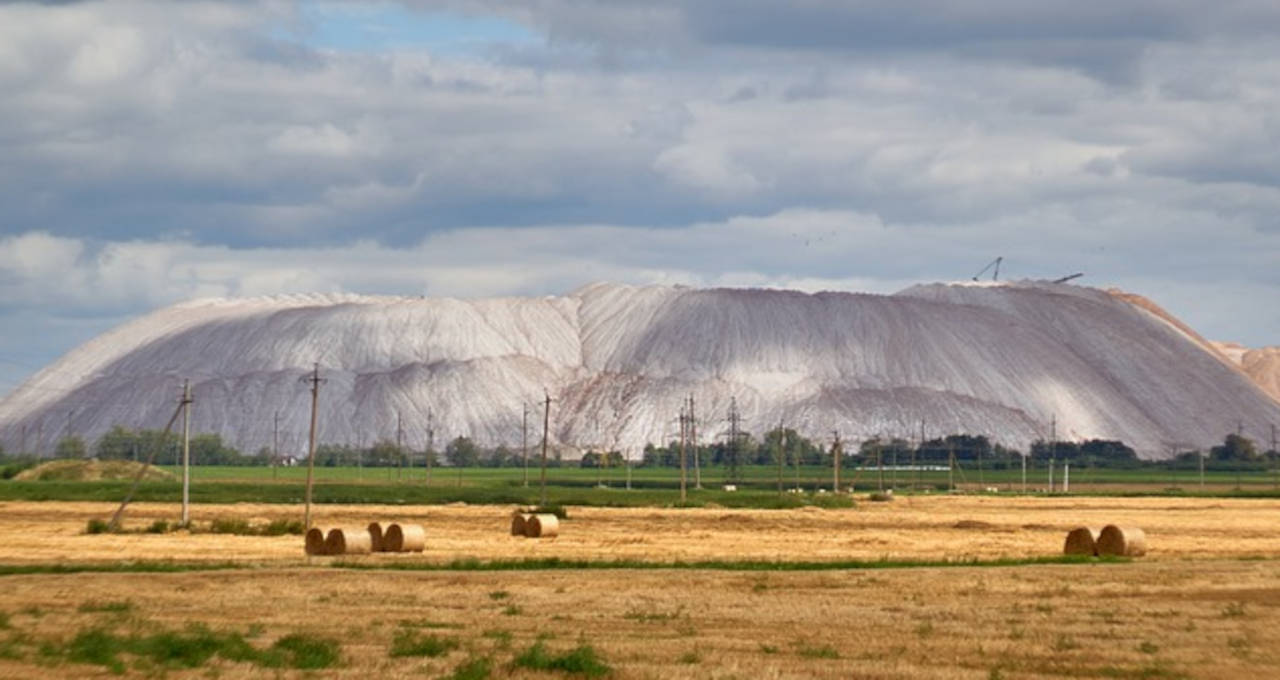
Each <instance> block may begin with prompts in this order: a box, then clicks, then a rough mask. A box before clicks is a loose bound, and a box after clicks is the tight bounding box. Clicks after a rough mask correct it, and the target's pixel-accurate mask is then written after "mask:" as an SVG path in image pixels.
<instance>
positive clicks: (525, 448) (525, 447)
mask: <svg viewBox="0 0 1280 680" xmlns="http://www.w3.org/2000/svg"><path fill="white" fill-rule="evenodd" d="M520 407H521V408H522V409H523V410H524V415H523V416H522V417H521V419H520V450H521V451H522V452H524V488H526V489H527V488H529V404H528V403H524V404H521V405H520Z"/></svg>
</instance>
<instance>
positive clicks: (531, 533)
mask: <svg viewBox="0 0 1280 680" xmlns="http://www.w3.org/2000/svg"><path fill="white" fill-rule="evenodd" d="M559 533H560V520H558V519H556V516H555V515H534V516H532V517H530V518H529V521H527V522H525V524H524V535H525V536H528V537H529V538H555V537H556V535H557V534H559Z"/></svg>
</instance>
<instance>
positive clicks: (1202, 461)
mask: <svg viewBox="0 0 1280 680" xmlns="http://www.w3.org/2000/svg"><path fill="white" fill-rule="evenodd" d="M1196 453H1197V454H1199V455H1198V456H1197V458H1199V459H1200V490H1201V491H1204V451H1196Z"/></svg>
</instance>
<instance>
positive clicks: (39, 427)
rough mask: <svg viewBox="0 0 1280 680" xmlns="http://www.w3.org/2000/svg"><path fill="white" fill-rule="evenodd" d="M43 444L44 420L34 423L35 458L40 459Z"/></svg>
mask: <svg viewBox="0 0 1280 680" xmlns="http://www.w3.org/2000/svg"><path fill="white" fill-rule="evenodd" d="M43 444H44V418H43V417H42V418H40V420H37V421H36V458H39V457H40V453H41V448H42V446H43Z"/></svg>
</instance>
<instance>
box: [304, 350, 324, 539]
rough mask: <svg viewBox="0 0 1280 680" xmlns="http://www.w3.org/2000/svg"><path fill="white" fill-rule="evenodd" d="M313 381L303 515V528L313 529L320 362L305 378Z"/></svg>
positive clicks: (309, 381)
mask: <svg viewBox="0 0 1280 680" xmlns="http://www.w3.org/2000/svg"><path fill="white" fill-rule="evenodd" d="M303 380H305V381H307V382H308V383H311V434H310V436H309V437H308V439H307V508H306V510H305V511H304V512H303V515H302V525H303V528H304V529H306V530H308V531H310V530H311V486H312V484H313V483H314V481H315V470H316V407H317V405H318V402H319V401H320V363H319V362H316V363H315V364H314V365H313V366H312V367H311V375H309V376H307V377H305V378H303Z"/></svg>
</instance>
